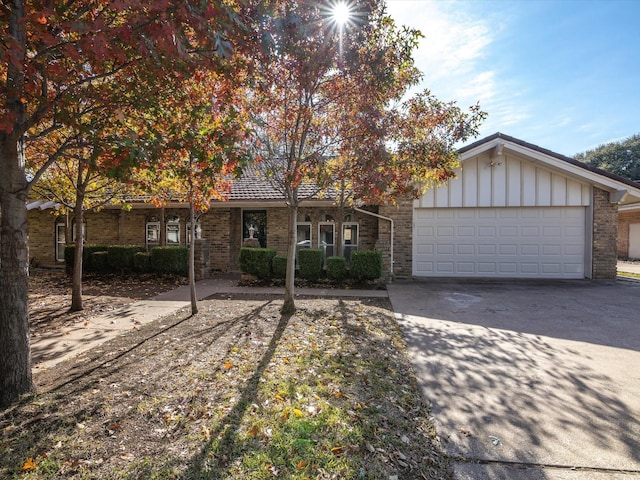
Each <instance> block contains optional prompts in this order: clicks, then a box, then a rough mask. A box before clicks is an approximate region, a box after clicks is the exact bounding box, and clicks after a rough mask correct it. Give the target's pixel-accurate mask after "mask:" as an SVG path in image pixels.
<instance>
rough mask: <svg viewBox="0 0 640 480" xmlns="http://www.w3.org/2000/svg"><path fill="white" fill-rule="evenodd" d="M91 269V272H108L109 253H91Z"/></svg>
mask: <svg viewBox="0 0 640 480" xmlns="http://www.w3.org/2000/svg"><path fill="white" fill-rule="evenodd" d="M83 263H84V261H83ZM91 269H92V271H93V272H108V271H109V252H105V251H97V252H93V253H92V254H91Z"/></svg>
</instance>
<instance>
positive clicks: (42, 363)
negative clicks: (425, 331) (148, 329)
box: [31, 275, 387, 371]
mask: <svg viewBox="0 0 640 480" xmlns="http://www.w3.org/2000/svg"><path fill="white" fill-rule="evenodd" d="M237 283H238V276H234V275H224V276H217V277H214V278H208V279H205V280H201V281H199V282H196V294H197V297H198V300H203V299H205V298H207V297H210V296H212V295H215V294H231V295H283V294H284V288H263V287H239V286H237ZM295 293H296V296H318V297H363V298H364V297H383V298H386V297H387V292H386V290H339V289H317V288H296V291H295ZM190 304H191V302H190V297H189V287H188V286H182V287H179V288H177V289H175V290H171V291H169V292H165V293H162V294H160V295H158V296H156V297H153V298H151V299H148V300H141V301H139V302H135V303H131V304H129V305H125V306H123V307H121V308H118V309H116V310H114V311H112V312H109V313H107V314H104V315H99V316H95V317H92V318H90V319H89V320H88V322H87V324H86V325H85V324H83V323H79V324H77V325H74V326H72V327H69V328H62V329H60V330H59V331H58V332H56V333H52V334H47V335H46V336H45V335H43V336H41V337H35V338H32V339H31V356H32V365H33V368H34V369H35V371H38V370H40V369H45V368H50V367H52V366H54V365H56V364H57V363H59V362H61V361H63V360H65V359H67V358H70V357H72V356H75V355H78V354H80V353H82V352H85V351H87V350H90V349H92V348H95V347H97V346H98V345H100V344H101V343H103V342H106V341H107V340H110V339H111V338H114V337H116V336H118V335H122V334H124V333H126V332H128V331H131V330H132V329H134V328H138V327H139V326H140V325H144V324H147V323H150V322H152V321H154V320H156V319H158V318H162V317H166V316H168V315H172V314H175V313H176V312H177V311H178V310H180V309H181V308H183V307H188V306H189V305H190Z"/></svg>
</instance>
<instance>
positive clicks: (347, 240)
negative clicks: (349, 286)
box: [342, 222, 358, 265]
mask: <svg viewBox="0 0 640 480" xmlns="http://www.w3.org/2000/svg"><path fill="white" fill-rule="evenodd" d="M357 249H358V224H357V223H355V222H348V223H343V224H342V255H343V256H344V258H345V260H346V262H347V265H349V260H350V259H351V252H353V251H354V250H357Z"/></svg>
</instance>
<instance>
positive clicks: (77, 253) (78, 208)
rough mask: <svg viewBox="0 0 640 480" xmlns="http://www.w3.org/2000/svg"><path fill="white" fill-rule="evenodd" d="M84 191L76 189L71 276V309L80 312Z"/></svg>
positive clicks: (82, 307) (81, 307)
mask: <svg viewBox="0 0 640 480" xmlns="http://www.w3.org/2000/svg"><path fill="white" fill-rule="evenodd" d="M83 205H84V191H83V190H82V189H80V188H78V190H77V191H76V204H75V206H74V207H73V217H74V218H75V221H76V224H75V229H74V230H75V232H74V233H75V238H76V240H75V249H74V254H73V274H72V276H71V311H72V312H79V311H80V310H83V309H84V305H83V302H82V254H83V251H84V229H83V228H82V226H83V224H84V210H83V208H82V207H83Z"/></svg>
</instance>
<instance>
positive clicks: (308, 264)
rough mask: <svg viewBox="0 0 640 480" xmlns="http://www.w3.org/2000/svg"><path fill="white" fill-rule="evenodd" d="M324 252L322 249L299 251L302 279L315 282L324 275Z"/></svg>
mask: <svg viewBox="0 0 640 480" xmlns="http://www.w3.org/2000/svg"><path fill="white" fill-rule="evenodd" d="M323 259H324V252H323V250H322V249H321V248H303V249H301V250H299V251H298V265H299V267H300V277H301V278H304V279H305V280H311V281H315V280H317V279H318V278H320V275H321V274H322V263H323Z"/></svg>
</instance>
